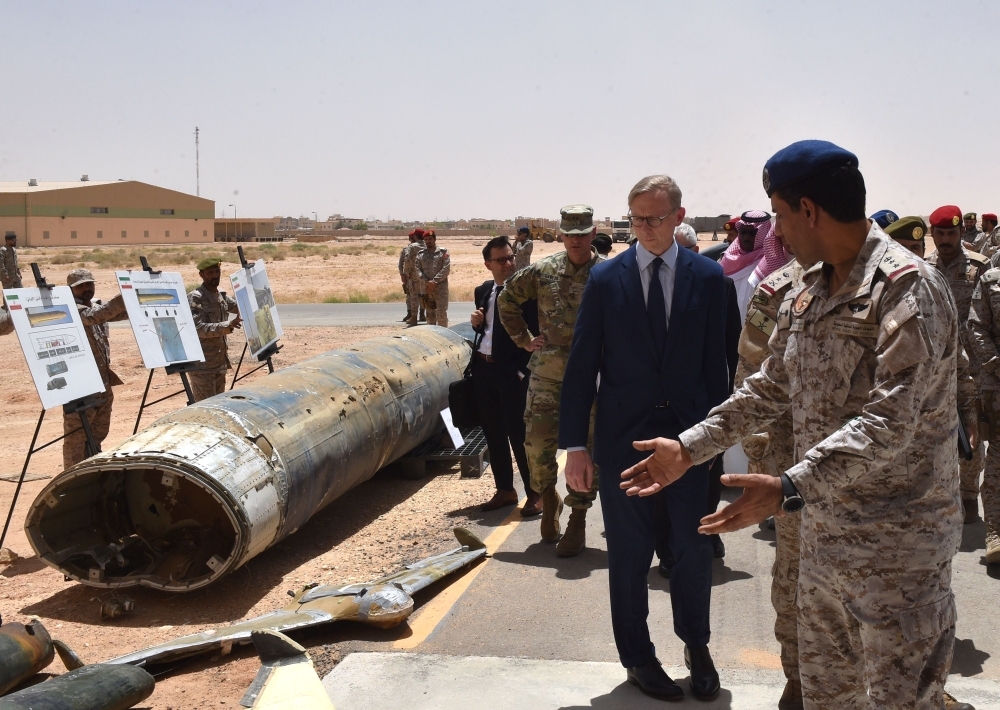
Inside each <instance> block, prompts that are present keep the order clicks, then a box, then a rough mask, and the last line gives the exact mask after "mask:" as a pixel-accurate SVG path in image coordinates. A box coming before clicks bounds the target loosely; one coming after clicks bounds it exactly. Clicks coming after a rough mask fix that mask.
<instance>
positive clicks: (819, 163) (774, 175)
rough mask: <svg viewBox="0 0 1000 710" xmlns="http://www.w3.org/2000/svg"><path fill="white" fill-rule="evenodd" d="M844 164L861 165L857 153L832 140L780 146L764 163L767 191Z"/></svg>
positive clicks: (765, 188) (769, 191)
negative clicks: (831, 141) (835, 143)
mask: <svg viewBox="0 0 1000 710" xmlns="http://www.w3.org/2000/svg"><path fill="white" fill-rule="evenodd" d="M843 166H851V167H855V168H856V167H858V156H856V155H855V154H854V153H852V152H851V151H849V150H844V149H843V148H841V147H840V146H838V145H834V144H833V143H830V142H829V141H818V140H807V141H798V142H797V143H792V144H791V145H790V146H786V147H784V148H782V149H781V150H779V151H778V152H777V153H775V154H774V155H772V156H771V158H770V160H768V161H767V163H765V164H764V179H763V182H764V192H766V193H767V196H768V197H770V196H771V195H773V194H774V193H775V192H776V191H778V190H780V189H781V188H783V187H786V186H787V185H791V184H792V183H795V182H799V181H800V180H805V179H806V178H808V177H812V176H813V175H815V174H817V173H819V172H821V171H823V170H827V169H832V168H839V167H843Z"/></svg>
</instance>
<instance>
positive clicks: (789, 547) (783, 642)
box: [735, 261, 803, 710]
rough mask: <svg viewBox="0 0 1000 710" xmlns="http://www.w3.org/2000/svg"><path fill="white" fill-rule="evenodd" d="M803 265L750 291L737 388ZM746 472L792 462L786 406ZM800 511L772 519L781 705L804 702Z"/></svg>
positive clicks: (749, 445) (778, 469)
mask: <svg viewBox="0 0 1000 710" xmlns="http://www.w3.org/2000/svg"><path fill="white" fill-rule="evenodd" d="M802 271H803V270H802V267H801V266H800V265H799V263H798V262H797V261H792V262H790V263H789V264H786V265H785V266H784V267H782V268H781V269H778V271H776V272H775V273H773V274H771V275H769V276H768V277H767V278H766V279H765V280H764V281H763V282H762V283H761V284H760V285H759V286H758V287H757V289H756V291H754V294H753V297H752V298H751V299H750V306H749V309H748V310H747V319H746V323H745V325H744V326H743V332H742V333H740V344H739V353H740V359H739V364H738V365H737V366H736V382H735V386H736V387H737V388H739V387H740V385H742V384H743V381H744V380H745V379H746V378H747V377H749V376H750V375H753V374H755V373H756V372H758V371H759V370H760V366H761V364H763V362H764V360H765V359H766V358H767V356H768V355H770V354H771V351H770V350H768V347H767V343H768V340H770V338H771V335H772V334H773V333H774V330H775V325H776V324H777V320H778V308H779V306H780V305H781V304H782V302H783V301H784V300H785V297H786V296H787V295H788V292H789V291H790V290H791V289H793V288H796V287H798V286H800V285H801V283H802ZM743 451H744V453H745V454H746V456H747V473H751V474H754V473H760V474H766V475H768V476H780V475H781V474H782V473H784V472H785V471H787V470H788V469H790V468H791V467H792V466H793V465H794V464H795V458H794V456H795V452H794V447H793V443H792V414H791V412H785V413H784V414H782V415H781V416H780V417H779V418H778V419H776V420H775V421H774V422H773V423H772V424H771V425H770V426H769V427H767V428H766V429H764V430H762V431H759V432H757V433H755V434H753V435H752V436H748V437H747V438H745V439H743ZM801 522H802V515H801V514H800V513H789V514H787V515H782V516H778V517H776V518H775V520H774V527H775V538H776V539H775V555H774V566H773V567H772V568H771V605H772V606H773V607H774V611H775V613H776V618H775V621H774V637H775V639H777V641H778V644H779V645H780V646H781V667H782V669H783V670H784V672H785V678H786V679H787V680H786V683H785V690H784V692H783V693H782V695H781V699H780V700H779V701H778V708H779V710H785V709H786V708H788V709H789V710H792V709H793V708H800V707H802V681H801V680H800V678H799V636H798V624H797V623H796V619H795V617H796V613H797V612H796V607H795V598H796V588H797V586H798V581H799V525H800V523H801Z"/></svg>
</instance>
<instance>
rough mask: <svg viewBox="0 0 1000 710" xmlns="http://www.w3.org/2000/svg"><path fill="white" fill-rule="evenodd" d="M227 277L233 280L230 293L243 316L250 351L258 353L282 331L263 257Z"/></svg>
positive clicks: (278, 336) (255, 354)
mask: <svg viewBox="0 0 1000 710" xmlns="http://www.w3.org/2000/svg"><path fill="white" fill-rule="evenodd" d="M229 280H230V282H231V283H232V284H233V296H234V297H235V298H236V305H237V306H238V307H239V311H240V318H242V319H243V332H244V333H246V337H247V344H248V345H249V347H250V353H251V354H252V355H254V356H257V354H259V353H260V352H261V351H262V350H264V349H265V348H266V347H267V346H268V345H271V344H272V343H274V342H277V341H278V340H279V339H280V338H281V336H282V333H283V331H282V330H281V320H280V319H279V318H278V308H277V306H276V305H275V303H274V293H273V292H272V291H271V282H270V281H269V280H268V278H267V270H266V269H265V268H264V260H263V259H258V260H257V261H255V262H254V263H253V264H251V265H250V266H249V267H248V268H246V269H240V270H239V271H237V272H236V273H235V274H232V275H231V276H230V277H229Z"/></svg>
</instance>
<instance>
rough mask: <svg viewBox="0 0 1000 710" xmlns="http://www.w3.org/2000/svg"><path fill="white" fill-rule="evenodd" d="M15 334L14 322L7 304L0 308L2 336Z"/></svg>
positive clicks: (0, 333) (0, 330) (0, 331)
mask: <svg viewBox="0 0 1000 710" xmlns="http://www.w3.org/2000/svg"><path fill="white" fill-rule="evenodd" d="M13 332H14V321H12V320H11V319H10V311H8V310H7V304H6V303H5V304H3V306H0V335H10V334H11V333H13Z"/></svg>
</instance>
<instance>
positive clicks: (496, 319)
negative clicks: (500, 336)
mask: <svg viewBox="0 0 1000 710" xmlns="http://www.w3.org/2000/svg"><path fill="white" fill-rule="evenodd" d="M501 291H503V284H500V285H499V286H496V287H495V288H494V290H493V342H494V343H496V342H497V328H502V327H503V326H501V325H500V304H499V301H500V292H501Z"/></svg>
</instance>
